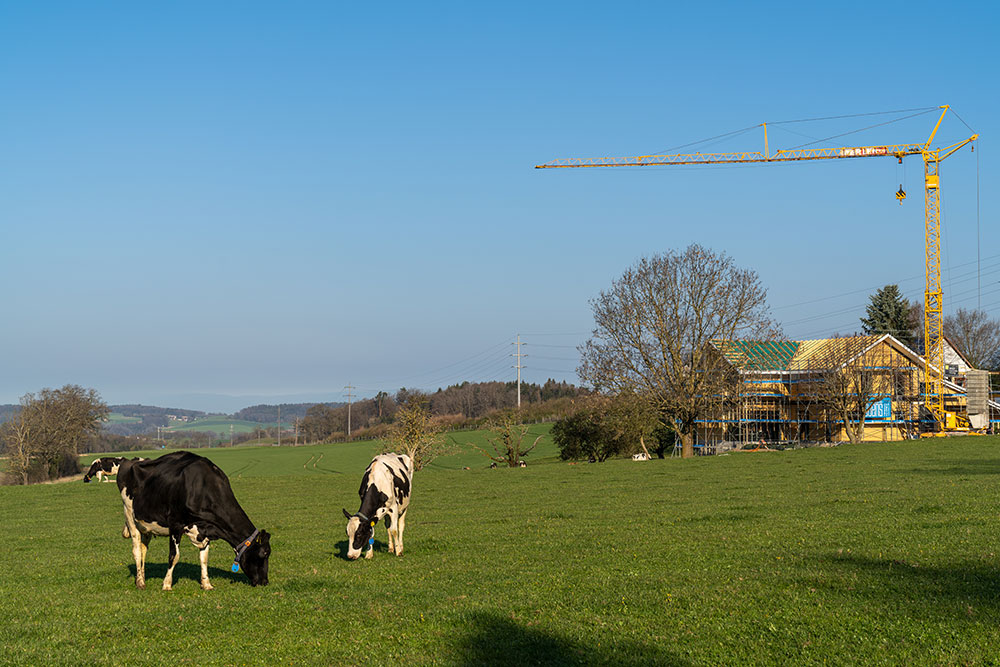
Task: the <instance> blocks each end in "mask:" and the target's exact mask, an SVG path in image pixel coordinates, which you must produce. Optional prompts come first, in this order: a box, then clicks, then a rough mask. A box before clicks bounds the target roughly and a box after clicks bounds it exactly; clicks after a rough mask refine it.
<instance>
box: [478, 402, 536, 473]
mask: <svg viewBox="0 0 1000 667" xmlns="http://www.w3.org/2000/svg"><path fill="white" fill-rule="evenodd" d="M486 428H487V435H486V442H487V443H489V446H490V449H491V450H492V451H487V450H486V449H483V448H482V447H478V446H475V445H473V446H474V447H476V449H478V450H479V451H480V452H482V454H483V456H485V457H486V458H488V459H490V460H491V461H493V462H494V463H503V464H505V465H506V466H507V467H509V468H516V467H517V466H518V465H519V464H520V463H521V460H522V458H523V457H524V456H527V454H528V452H530V451H531V450H533V449H534V448H535V446H536V445H537V444H538V441H539V440H541V439H542V436H538V437H537V438H535V441H534V442H533V443H531V446H530V447H525V446H524V438H525V437H526V436H527V435H528V425H527V424H522V423H520V422H519V421H518V420H516V419H515V418H514V417H513V416H512V415H510V414H503V415H501V416H499V417H494V418H493V419H491V420H490V421H488V422H487V424H486Z"/></svg>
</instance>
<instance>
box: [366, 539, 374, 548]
mask: <svg viewBox="0 0 1000 667" xmlns="http://www.w3.org/2000/svg"><path fill="white" fill-rule="evenodd" d="M368 546H370V547H373V546H375V538H374V537H369V538H368Z"/></svg>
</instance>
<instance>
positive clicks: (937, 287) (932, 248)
mask: <svg viewBox="0 0 1000 667" xmlns="http://www.w3.org/2000/svg"><path fill="white" fill-rule="evenodd" d="M940 108H941V109H942V111H941V117H940V118H938V121H937V124H936V125H935V126H934V130H933V131H932V132H931V136H930V137H928V139H927V141H926V142H925V143H922V144H894V145H885V146H846V147H840V148H799V149H792V150H778V151H775V152H774V153H771V152H770V151H769V149H768V143H767V124H766V123H763V124H762V125H761V127H763V128H764V152H763V153H761V152H760V151H748V152H741V153H689V154H675V155H638V156H632V157H602V158H569V159H561V160H553V161H552V162H547V163H546V164H539V165H536V166H535V168H536V169H563V168H576V167H651V166H656V165H672V164H734V163H751V162H791V161H796V160H837V159H842V158H861V157H894V158H896V159H898V160H899V162H900V163H902V161H903V158H904V157H906V156H908V155H921V156H923V158H924V209H925V215H924V263H925V283H924V358H925V360H926V363H925V364H924V391H925V405H926V407H927V408H928V410H930V412H931V413H932V414H933V415H934V417H935V418H936V419H937V421H938V423H939V424H940V425H941V426H942V427H943V428H948V425H949V423H950V424H952V425H953V427H954V424H955V420H956V415H954V414H953V413H946V412H945V407H944V380H943V372H944V312H943V298H942V292H941V207H940V199H939V198H940V192H939V191H940V179H939V177H938V167H939V165H940V163H941V162H942V161H943V160H944V159H945V158H947V157H949V156H951V155H952V154H954V153H955V152H956V151H957V150H958V149H960V148H962V147H963V146H965V145H966V144H968V143H971V142H973V141H975V140H976V139H978V138H979V135H978V134H973V135H972V136H971V137H969V138H968V139H965V140H964V141H960V142H958V143H957V144H952V145H951V146H947V147H945V148H934V149H932V148H931V142H932V141H934V135H935V134H937V131H938V128H940V127H941V121H943V120H944V116H945V114H946V113H948V105H947V104H946V105H944V106H942V107H940ZM973 150H975V147H973ZM905 197H906V193H905V192H904V191H903V187H902V185H901V186H900V188H899V191H898V192H897V193H896V199H898V200H899V202H900V203H901V204H902V203H903V202H902V200H903V199H904V198H905ZM949 417H950V419H949Z"/></svg>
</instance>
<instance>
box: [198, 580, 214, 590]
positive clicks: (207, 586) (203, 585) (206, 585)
mask: <svg viewBox="0 0 1000 667" xmlns="http://www.w3.org/2000/svg"><path fill="white" fill-rule="evenodd" d="M213 588H215V586H213V585H212V584H210V583H208V582H207V581H203V582H201V590H203V591H210V590H212V589H213Z"/></svg>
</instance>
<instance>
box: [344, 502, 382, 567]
mask: <svg viewBox="0 0 1000 667" xmlns="http://www.w3.org/2000/svg"><path fill="white" fill-rule="evenodd" d="M341 509H343V508H341ZM343 512H344V516H346V517H347V557H348V558H350V559H351V560H357V558H358V556H360V555H361V551H362V549H364V548H365V547H367V546H368V541H369V540H370V539H371V538H372V535H373V534H374V533H375V524H376V523H378V518H376V517H371V518H370V519H367V520H364V519H362V518H361V517H360V516H358V515H357V514H348V512H347V510H346V509H345V510H343Z"/></svg>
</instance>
